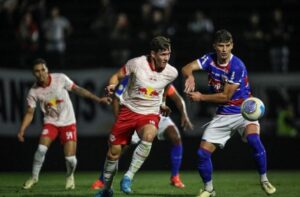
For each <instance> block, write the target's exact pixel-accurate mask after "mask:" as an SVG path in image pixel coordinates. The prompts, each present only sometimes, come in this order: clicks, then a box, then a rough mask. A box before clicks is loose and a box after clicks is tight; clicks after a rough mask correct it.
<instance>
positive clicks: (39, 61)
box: [32, 58, 47, 67]
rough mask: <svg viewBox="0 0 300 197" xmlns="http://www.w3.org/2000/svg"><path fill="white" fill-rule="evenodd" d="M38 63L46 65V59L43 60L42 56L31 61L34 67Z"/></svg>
mask: <svg viewBox="0 0 300 197" xmlns="http://www.w3.org/2000/svg"><path fill="white" fill-rule="evenodd" d="M38 64H45V65H46V66H47V62H46V60H44V59H42V58H38V59H35V60H34V61H33V63H32V66H33V67H34V66H35V65H38Z"/></svg>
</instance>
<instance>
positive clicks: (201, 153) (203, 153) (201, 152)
mask: <svg viewBox="0 0 300 197" xmlns="http://www.w3.org/2000/svg"><path fill="white" fill-rule="evenodd" d="M197 155H198V159H199V161H204V160H207V159H209V158H210V157H211V153H210V152H209V151H207V150H205V149H203V148H199V149H198V151H197Z"/></svg>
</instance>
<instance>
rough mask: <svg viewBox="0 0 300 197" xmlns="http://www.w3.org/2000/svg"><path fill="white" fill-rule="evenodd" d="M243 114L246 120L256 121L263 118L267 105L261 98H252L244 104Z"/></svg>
mask: <svg viewBox="0 0 300 197" xmlns="http://www.w3.org/2000/svg"><path fill="white" fill-rule="evenodd" d="M241 113H242V115H243V117H244V118H245V119H246V120H250V121H256V120H258V119H260V118H261V117H263V115H264V113H265V105H264V103H263V102H262V101H261V100H260V99H259V98H256V97H250V98H247V99H246V100H244V102H243V103H242V106H241Z"/></svg>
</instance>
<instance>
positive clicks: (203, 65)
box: [197, 54, 211, 70]
mask: <svg viewBox="0 0 300 197" xmlns="http://www.w3.org/2000/svg"><path fill="white" fill-rule="evenodd" d="M197 62H198V64H199V67H200V69H202V70H208V69H209V66H210V62H211V57H210V56H209V55H208V54H205V55H203V56H202V57H200V58H199V59H197Z"/></svg>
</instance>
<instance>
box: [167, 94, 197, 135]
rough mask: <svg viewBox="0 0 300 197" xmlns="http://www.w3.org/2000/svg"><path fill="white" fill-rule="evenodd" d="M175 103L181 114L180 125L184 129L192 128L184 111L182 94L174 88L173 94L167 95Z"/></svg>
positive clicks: (184, 105)
mask: <svg viewBox="0 0 300 197" xmlns="http://www.w3.org/2000/svg"><path fill="white" fill-rule="evenodd" d="M169 97H170V98H171V99H172V100H173V101H174V103H175V105H176V107H177V109H178V110H179V112H180V115H181V126H182V127H183V128H184V129H187V128H189V129H193V127H194V126H193V124H192V123H191V121H190V119H189V116H188V114H187V111H186V104H185V101H184V99H183V98H182V96H181V95H180V94H179V93H178V91H177V90H176V89H175V91H174V94H172V95H170V96H169Z"/></svg>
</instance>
